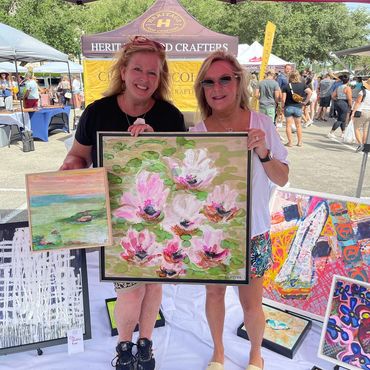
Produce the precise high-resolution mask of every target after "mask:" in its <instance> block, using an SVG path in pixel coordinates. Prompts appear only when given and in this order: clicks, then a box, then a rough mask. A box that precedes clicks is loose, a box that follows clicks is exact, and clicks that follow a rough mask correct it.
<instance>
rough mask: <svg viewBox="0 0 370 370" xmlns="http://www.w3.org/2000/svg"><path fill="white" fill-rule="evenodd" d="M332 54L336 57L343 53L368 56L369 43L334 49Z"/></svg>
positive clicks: (369, 51)
mask: <svg viewBox="0 0 370 370" xmlns="http://www.w3.org/2000/svg"><path fill="white" fill-rule="evenodd" d="M334 54H335V55H336V56H338V57H341V56H343V55H358V56H363V57H366V56H370V45H365V46H359V47H357V48H351V49H345V50H339V51H335V52H334Z"/></svg>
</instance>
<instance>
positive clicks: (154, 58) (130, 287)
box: [61, 36, 185, 370]
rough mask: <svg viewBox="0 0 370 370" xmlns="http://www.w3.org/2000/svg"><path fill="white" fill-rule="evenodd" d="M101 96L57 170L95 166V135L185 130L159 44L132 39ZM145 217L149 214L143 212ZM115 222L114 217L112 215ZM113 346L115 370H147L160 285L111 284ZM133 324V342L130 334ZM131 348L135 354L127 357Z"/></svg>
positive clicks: (152, 365)
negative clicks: (116, 338)
mask: <svg viewBox="0 0 370 370" xmlns="http://www.w3.org/2000/svg"><path fill="white" fill-rule="evenodd" d="M111 72H112V79H111V82H110V85H109V88H108V90H107V91H106V93H105V94H104V95H105V97H104V98H102V99H99V100H97V101H95V102H93V103H92V104H90V105H89V106H88V107H87V108H86V109H85V110H84V112H83V114H82V116H81V118H80V121H79V124H78V127H77V131H76V135H75V140H74V143H73V146H72V148H71V150H70V151H69V153H68V154H67V157H66V158H65V160H64V163H63V165H62V166H61V169H62V170H67V169H75V168H84V167H89V166H90V165H91V164H93V165H94V167H96V166H97V138H96V132H97V131H128V132H130V133H131V134H132V135H134V136H137V135H139V134H140V133H142V132H153V131H161V132H166V131H175V132H176V131H185V124H184V117H183V115H182V114H181V112H180V111H179V110H178V109H177V108H176V107H175V106H174V105H172V104H171V103H169V101H168V100H167V99H168V93H169V73H168V66H167V61H166V54H165V48H164V46H163V45H162V44H160V43H158V42H156V41H153V40H150V39H147V38H145V37H142V36H136V37H134V38H133V39H132V40H131V41H129V42H128V43H127V44H125V45H124V46H123V48H122V50H121V51H120V52H119V54H118V55H117V60H116V62H115V64H114V65H113V67H112V71H111ZM148 212H149V211H148ZM117 217H119V216H117ZM115 289H116V292H117V302H116V306H115V320H116V323H117V329H118V336H119V343H118V345H117V347H116V351H117V356H116V362H115V364H114V366H115V368H116V370H134V369H135V370H136V369H140V370H153V369H154V368H155V360H154V356H153V351H152V341H151V336H152V332H153V329H154V325H155V322H156V318H157V315H158V311H159V306H160V303H161V299H162V287H161V284H143V283H135V282H116V283H115ZM137 323H139V340H138V341H137V343H136V344H135V343H132V335H133V332H134V329H135V326H136V324H137ZM134 346H137V355H134V354H133V353H132V349H133V347H134Z"/></svg>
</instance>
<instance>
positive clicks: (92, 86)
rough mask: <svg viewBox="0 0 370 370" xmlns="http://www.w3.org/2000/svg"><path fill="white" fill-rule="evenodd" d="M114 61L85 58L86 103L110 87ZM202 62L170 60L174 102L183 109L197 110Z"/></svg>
mask: <svg viewBox="0 0 370 370" xmlns="http://www.w3.org/2000/svg"><path fill="white" fill-rule="evenodd" d="M113 62H114V61H113V60H112V59H109V60H107V59H105V60H100V59H91V60H89V59H85V60H84V61H83V68H84V87H85V102H86V105H87V104H90V103H92V102H93V101H95V100H97V99H100V98H101V97H102V94H103V92H104V91H105V90H106V89H107V88H108V85H109V80H110V73H109V70H110V67H111V65H112V63H113ZM201 64H202V61H200V60H190V61H189V60H186V61H185V60H181V61H180V60H170V61H169V62H168V66H169V69H170V76H171V98H172V102H173V103H174V104H175V105H176V107H177V108H179V109H180V110H181V111H184V112H186V111H189V112H195V111H196V108H197V102H196V98H195V93H194V88H193V86H194V82H195V79H196V77H197V74H198V71H199V69H200V66H201Z"/></svg>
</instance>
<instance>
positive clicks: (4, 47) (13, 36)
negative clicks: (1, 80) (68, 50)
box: [0, 23, 68, 62]
mask: <svg viewBox="0 0 370 370" xmlns="http://www.w3.org/2000/svg"><path fill="white" fill-rule="evenodd" d="M11 60H22V61H24V62H37V61H43V60H49V61H51V60H52V61H58V62H62V61H63V62H66V61H67V60H68V56H67V55H66V54H64V53H62V52H60V51H58V50H56V49H54V48H52V47H51V46H49V45H46V44H44V43H43V42H41V41H39V40H37V39H35V38H34V37H32V36H29V35H27V34H25V33H24V32H22V31H19V30H17V29H15V28H13V27H10V26H8V25H6V24H4V23H0V61H11Z"/></svg>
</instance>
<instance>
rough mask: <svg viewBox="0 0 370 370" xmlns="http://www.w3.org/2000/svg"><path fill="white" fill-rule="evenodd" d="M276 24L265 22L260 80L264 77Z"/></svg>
mask: <svg viewBox="0 0 370 370" xmlns="http://www.w3.org/2000/svg"><path fill="white" fill-rule="evenodd" d="M275 30H276V26H275V25H274V24H273V23H271V22H267V25H266V30H265V41H264V42H263V55H262V63H261V68H260V73H259V80H260V81H262V80H263V79H264V78H265V73H266V68H267V66H268V63H269V59H270V55H271V50H272V44H273V42H274V36H275Z"/></svg>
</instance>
